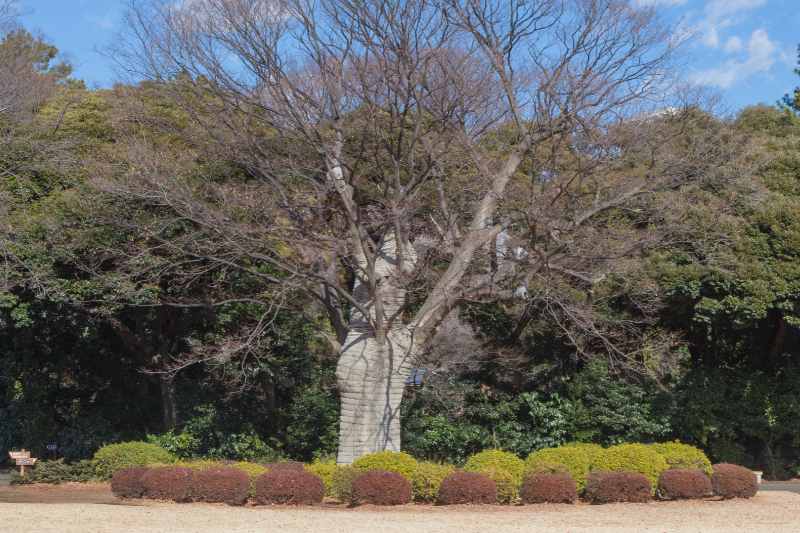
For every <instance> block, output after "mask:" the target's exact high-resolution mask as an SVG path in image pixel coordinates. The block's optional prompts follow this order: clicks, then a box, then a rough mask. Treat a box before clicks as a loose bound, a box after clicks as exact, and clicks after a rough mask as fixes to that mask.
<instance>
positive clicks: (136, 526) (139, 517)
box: [0, 485, 800, 533]
mask: <svg viewBox="0 0 800 533" xmlns="http://www.w3.org/2000/svg"><path fill="white" fill-rule="evenodd" d="M33 501H38V502H40V503H30V502H33ZM120 531H124V532H126V533H145V532H146V533H152V532H168V533H190V532H192V533H194V532H215V533H216V532H230V533H245V532H247V533H250V532H253V533H255V532H273V531H276V532H279V533H295V532H297V533H300V532H302V533H306V532H317V531H320V532H326V533H356V532H370V533H372V532H379V533H400V532H402V533H411V532H413V533H431V532H432V533H436V532H444V531H447V532H458V533H473V532H474V533H479V532H480V533H485V532H487V531H492V532H526V533H527V532H532V533H536V532H562V531H568V532H584V531H585V532H589V531H591V532H609V533H610V532H615V533H616V532H634V531H635V532H659V533H662V532H681V533H683V532H722V531H748V532H752V531H758V532H765V533H766V532H770V533H772V532H784V531H785V532H797V531H800V495H797V494H793V493H789V492H762V493H759V494H758V496H756V497H755V498H753V499H752V500H737V501H726V502H721V501H701V502H690V503H678V502H662V503H650V504H620V505H603V506H590V505H585V504H579V505H535V506H525V507H500V506H482V507H463V506H459V507H430V506H425V507H423V506H415V505H408V506H403V507H399V508H391V509H385V508H368V507H361V508H357V509H343V508H340V507H331V506H321V507H314V508H289V507H227V506H224V505H204V504H190V505H178V504H169V503H156V502H149V501H135V502H120V501H118V500H116V499H115V498H113V497H112V496H111V495H110V494H109V493H108V488H107V487H106V486H104V485H89V486H71V487H65V486H61V487H50V488H44V487H15V488H0V532H3V533H5V532H9V533H10V532H15V533H33V532H36V533H39V532H59V533H106V532H108V533H118V532H120Z"/></svg>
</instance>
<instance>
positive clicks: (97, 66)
mask: <svg viewBox="0 0 800 533" xmlns="http://www.w3.org/2000/svg"><path fill="white" fill-rule="evenodd" d="M18 1H19V4H20V7H21V9H22V11H23V17H22V22H23V23H24V24H25V26H27V27H28V28H29V29H31V30H34V31H37V32H40V33H42V34H43V35H44V36H45V37H47V38H48V39H49V40H50V41H51V42H53V43H54V44H55V45H56V46H58V47H59V48H60V49H61V50H62V51H63V52H64V54H65V56H66V57H67V58H68V59H70V60H71V61H72V62H73V63H74V64H75V66H76V75H77V76H78V77H80V78H83V79H84V80H86V82H87V83H88V84H89V85H90V86H92V87H94V86H99V87H104V86H109V85H110V84H111V83H112V82H113V80H114V72H113V68H112V61H111V60H110V59H108V58H107V57H104V56H103V55H102V54H100V53H97V51H96V49H98V48H100V49H102V48H103V47H104V46H106V45H107V44H109V43H110V42H111V41H112V40H113V38H114V35H115V32H117V31H118V30H120V29H121V27H120V25H121V24H122V20H121V19H122V16H121V15H122V12H123V9H124V6H125V2H124V0H18ZM631 1H632V2H636V3H639V4H643V5H655V6H657V8H658V9H659V10H660V11H661V12H662V13H663V15H664V17H665V19H666V20H668V21H669V22H671V23H673V24H675V25H676V26H677V27H679V28H681V31H686V32H688V33H689V34H691V35H692V36H693V37H692V39H691V40H690V42H689V43H688V44H687V45H686V48H685V49H684V51H683V52H684V54H685V59H684V61H683V64H684V65H685V67H686V72H685V75H686V77H687V78H689V79H691V80H693V81H695V82H696V83H699V84H702V85H706V86H708V87H711V88H713V89H715V90H718V91H720V93H721V94H722V96H723V99H724V103H725V104H727V106H728V107H729V108H731V109H738V108H741V107H743V106H746V105H748V104H754V103H759V102H764V103H769V104H771V103H774V102H775V101H776V100H778V99H779V98H780V96H781V95H782V94H784V93H786V92H788V91H790V90H792V89H793V88H794V87H795V86H796V85H797V84H798V83H800V78H797V77H796V76H795V75H794V74H793V73H792V69H793V68H794V66H795V63H796V58H797V53H796V51H797V45H798V43H800V9H799V8H800V0H631Z"/></svg>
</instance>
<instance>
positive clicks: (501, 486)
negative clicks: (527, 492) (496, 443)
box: [464, 450, 525, 503]
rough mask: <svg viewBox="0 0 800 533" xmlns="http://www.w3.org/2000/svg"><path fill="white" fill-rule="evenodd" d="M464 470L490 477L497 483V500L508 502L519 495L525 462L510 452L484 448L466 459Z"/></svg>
mask: <svg viewBox="0 0 800 533" xmlns="http://www.w3.org/2000/svg"><path fill="white" fill-rule="evenodd" d="M464 470H465V471H467V472H480V473H481V474H486V475H487V476H489V477H490V478H492V479H493V480H494V482H495V483H497V500H498V501H499V502H501V503H510V502H512V501H514V500H516V499H517V497H518V496H519V488H520V486H521V485H522V475H523V473H524V471H525V463H523V462H522V459H520V458H519V457H517V456H516V455H514V454H513V453H511V452H506V451H503V450H484V451H482V452H480V453H476V454H475V455H473V456H472V457H470V458H469V459H467V462H466V463H465V464H464Z"/></svg>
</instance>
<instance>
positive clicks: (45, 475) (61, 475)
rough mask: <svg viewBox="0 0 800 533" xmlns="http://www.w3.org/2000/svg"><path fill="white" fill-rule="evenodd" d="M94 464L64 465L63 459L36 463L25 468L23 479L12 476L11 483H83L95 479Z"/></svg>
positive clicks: (85, 461)
mask: <svg viewBox="0 0 800 533" xmlns="http://www.w3.org/2000/svg"><path fill="white" fill-rule="evenodd" d="M95 468H96V466H95V463H94V461H90V460H83V461H78V462H77V463H71V464H70V463H66V462H64V459H57V460H55V461H37V462H36V466H33V467H26V470H25V477H24V478H22V477H20V476H19V475H16V476H14V478H13V479H12V483H15V484H27V483H49V484H54V485H57V484H59V483H85V482H87V481H92V480H93V479H95V478H96V474H95Z"/></svg>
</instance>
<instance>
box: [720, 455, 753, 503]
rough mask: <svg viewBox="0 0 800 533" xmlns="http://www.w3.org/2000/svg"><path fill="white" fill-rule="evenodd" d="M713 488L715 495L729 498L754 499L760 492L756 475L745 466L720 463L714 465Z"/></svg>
mask: <svg viewBox="0 0 800 533" xmlns="http://www.w3.org/2000/svg"><path fill="white" fill-rule="evenodd" d="M713 468H714V473H713V474H712V475H711V486H712V488H713V489H714V494H716V495H717V496H722V497H723V498H725V499H726V500H727V499H729V498H752V497H753V496H755V495H756V492H758V481H757V479H756V475H755V474H754V473H753V472H752V471H750V470H748V469H747V468H745V467H743V466H738V465H732V464H728V463H720V464H716V465H714V467H713Z"/></svg>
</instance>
